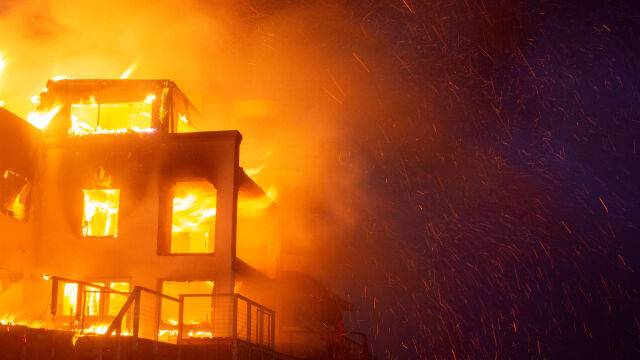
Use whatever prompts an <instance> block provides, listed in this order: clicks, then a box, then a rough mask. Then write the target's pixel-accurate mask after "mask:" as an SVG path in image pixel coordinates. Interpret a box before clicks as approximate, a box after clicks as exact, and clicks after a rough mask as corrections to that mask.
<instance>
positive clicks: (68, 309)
mask: <svg viewBox="0 0 640 360" xmlns="http://www.w3.org/2000/svg"><path fill="white" fill-rule="evenodd" d="M77 305H78V284H73V283H66V284H64V290H63V295H62V315H69V316H71V315H75V313H76V306H77Z"/></svg>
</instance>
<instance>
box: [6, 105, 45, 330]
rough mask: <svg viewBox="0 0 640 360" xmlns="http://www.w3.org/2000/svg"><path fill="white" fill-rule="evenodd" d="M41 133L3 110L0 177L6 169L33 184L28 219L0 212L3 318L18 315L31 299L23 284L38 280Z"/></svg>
mask: <svg viewBox="0 0 640 360" xmlns="http://www.w3.org/2000/svg"><path fill="white" fill-rule="evenodd" d="M42 142H43V139H42V135H41V133H40V131H39V130H38V129H36V128H34V127H32V126H31V125H29V124H28V123H27V122H25V121H24V120H22V119H21V118H19V117H17V116H15V115H13V114H12V113H10V112H9V111H7V110H5V109H3V108H0V176H2V174H3V173H4V171H5V170H7V169H12V170H13V171H15V172H17V173H19V174H20V175H21V176H24V177H26V178H28V179H29V181H30V182H31V185H32V188H31V199H30V200H31V201H30V203H31V206H29V208H28V209H27V211H28V213H27V218H26V219H25V220H17V219H15V218H13V217H12V216H10V215H9V214H7V213H4V212H0V318H2V316H3V314H6V313H13V314H19V313H21V312H22V310H23V309H24V305H25V304H26V303H28V302H29V298H23V296H22V295H23V287H24V283H25V282H24V280H25V279H30V278H33V277H35V276H36V275H35V274H34V273H33V272H32V271H30V270H31V269H32V266H33V260H34V245H35V238H36V235H37V231H38V227H37V223H38V219H39V212H38V208H37V206H35V205H36V204H35V202H34V201H33V200H34V199H36V198H37V194H38V192H39V191H40V188H39V186H38V184H39V181H40V180H41V178H40V175H41V174H40V173H39V172H38V169H39V166H40V165H41V163H42V160H43V153H42Z"/></svg>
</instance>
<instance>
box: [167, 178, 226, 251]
mask: <svg viewBox="0 0 640 360" xmlns="http://www.w3.org/2000/svg"><path fill="white" fill-rule="evenodd" d="M173 195H174V198H173V214H172V218H171V253H173V254H182V253H212V252H213V251H214V237H215V217H216V198H217V194H216V189H215V187H214V186H213V185H212V184H211V183H209V182H206V181H195V182H179V183H177V184H176V186H175V187H174V193H173Z"/></svg>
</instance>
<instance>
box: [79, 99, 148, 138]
mask: <svg viewBox="0 0 640 360" xmlns="http://www.w3.org/2000/svg"><path fill="white" fill-rule="evenodd" d="M155 99H156V97H155V95H149V96H148V97H147V98H146V99H145V100H143V101H138V102H122V103H104V104H97V103H95V100H94V101H90V102H89V103H82V104H72V105H71V129H70V131H69V132H70V133H71V134H72V135H85V134H100V133H105V132H118V131H126V130H133V131H137V132H144V131H153V130H154V129H152V128H151V127H152V123H151V113H152V107H153V101H154V100H155Z"/></svg>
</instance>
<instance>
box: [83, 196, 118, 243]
mask: <svg viewBox="0 0 640 360" xmlns="http://www.w3.org/2000/svg"><path fill="white" fill-rule="evenodd" d="M83 192H84V213H83V215H82V219H83V220H82V235H84V236H100V237H104V236H113V237H117V236H118V211H119V205H120V190H119V189H103V190H83Z"/></svg>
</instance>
